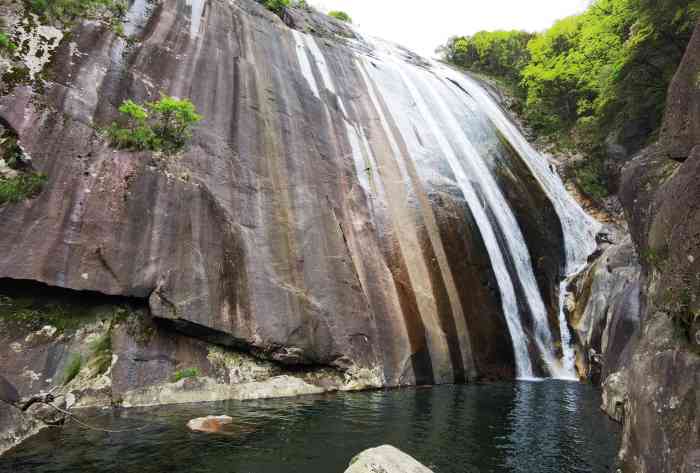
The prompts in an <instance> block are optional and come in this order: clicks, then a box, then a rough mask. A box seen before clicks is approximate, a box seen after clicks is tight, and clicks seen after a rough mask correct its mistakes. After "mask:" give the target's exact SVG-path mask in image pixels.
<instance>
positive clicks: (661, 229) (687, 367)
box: [585, 26, 700, 473]
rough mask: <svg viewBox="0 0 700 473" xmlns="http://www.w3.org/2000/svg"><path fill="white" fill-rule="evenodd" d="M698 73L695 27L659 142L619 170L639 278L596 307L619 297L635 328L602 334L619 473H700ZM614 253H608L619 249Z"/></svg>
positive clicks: (611, 318) (699, 40)
mask: <svg viewBox="0 0 700 473" xmlns="http://www.w3.org/2000/svg"><path fill="white" fill-rule="evenodd" d="M699 76H700V26H698V27H697V28H696V31H695V34H694V36H693V38H692V40H691V42H690V45H689V47H688V51H687V53H686V56H685V58H684V60H683V63H682V64H681V66H680V68H679V70H678V72H677V74H676V76H675V78H674V80H673V83H672V85H671V87H670V90H669V97H668V108H667V112H666V118H665V121H664V126H663V129H662V132H661V135H660V138H659V141H658V143H657V144H655V145H653V146H651V147H649V148H648V149H646V150H645V151H643V152H642V153H641V154H640V155H638V156H637V157H636V158H635V159H634V160H632V161H631V162H630V163H628V164H627V165H626V167H625V169H624V170H623V173H622V180H621V189H620V199H621V201H622V203H623V206H624V208H625V214H626V217H627V220H628V222H629V225H630V232H631V235H632V239H633V241H634V246H635V248H636V254H637V255H638V258H637V259H638V260H639V263H640V266H641V273H638V270H637V269H635V270H634V272H635V273H636V274H639V279H638V281H639V282H638V286H636V284H637V283H635V282H634V281H635V279H629V278H628V277H627V276H625V277H624V279H628V281H629V283H628V284H627V287H628V288H629V292H628V291H627V290H625V291H612V293H611V294H612V297H611V299H605V301H606V302H605V304H607V305H608V306H613V307H614V306H616V304H617V302H616V301H620V300H622V301H626V302H623V306H622V311H623V313H624V314H623V316H622V319H624V320H628V321H629V322H627V323H628V327H629V328H633V327H634V326H635V325H637V324H638V326H639V328H638V329H637V330H636V331H634V332H633V333H632V334H629V333H627V335H626V336H625V337H624V340H625V342H624V343H623V344H622V345H620V344H618V343H617V342H615V343H614V344H613V347H614V351H613V352H610V347H611V345H610V340H611V339H610V337H609V335H608V338H607V340H608V344H607V350H606V347H602V350H603V351H602V360H603V368H602V372H603V376H602V379H603V386H604V395H603V398H604V405H603V408H604V409H605V410H606V411H607V412H608V413H609V414H610V415H611V416H612V417H614V418H616V419H618V420H620V421H622V422H624V434H623V443H622V448H621V451H620V460H621V464H622V471H625V472H626V471H630V472H640V473H641V472H648V473H651V472H688V473H689V472H696V471H700V448H699V447H698V446H699V445H700V418H699V417H698V416H699V414H700V399H699V398H698V388H700V316H699V314H700V298H698V295H699V294H700V276H699V274H700V272H699V270H700V266H698V265H699V264H700V233H699V232H700V211H699V207H698V202H700V186H698V182H699V180H700V146H699V145H700V125H699V123H700V109H699V108H698V103H700V102H699V100H700V89H699V86H698V77H699ZM623 248H624V246H620V247H619V248H618V249H616V250H608V251H615V252H617V253H620V252H623V251H627V250H626V249H623ZM608 251H606V254H608ZM616 259H617V258H616ZM633 259H634V258H632V260H631V263H630V264H629V265H628V267H629V268H630V270H631V269H632V268H634V266H635V263H634V261H633ZM618 260H619V259H618ZM599 264H600V263H597V265H599ZM616 267H617V268H618V269H616ZM621 267H622V266H620V265H619V264H611V263H608V268H609V270H610V274H607V275H603V276H600V275H599V276H598V277H597V278H595V277H594V278H593V279H592V280H590V281H589V286H591V287H595V285H596V284H605V281H615V280H617V281H618V282H621V281H622V280H621V279H620V276H621V273H620V271H619V268H621ZM616 272H617V273H618V276H617V277H616V276H615V273H616ZM624 272H626V273H627V274H628V275H632V274H635V273H633V272H630V271H624ZM618 285H619V284H618ZM636 287H638V289H639V290H638V294H637V288H636ZM628 294H629V297H628ZM611 301H612V302H611ZM585 310H586V312H587V313H594V312H596V311H597V309H596V308H595V307H592V308H586V309H585ZM617 313H618V310H613V312H612V313H609V314H608V317H607V319H606V318H604V319H598V318H596V317H593V318H592V320H594V321H595V320H604V322H602V324H601V325H600V326H601V327H603V326H604V327H606V328H605V330H606V333H611V332H608V331H610V330H614V329H615V327H616V326H619V322H617V321H616V320H620V317H619V316H618V315H616V314H617ZM637 318H639V322H636V320H637ZM594 323H595V322H594ZM586 333H588V332H586ZM602 339H603V340H605V336H603V338H602ZM599 341H600V338H599ZM599 343H600V342H599ZM615 345H617V346H615ZM596 349H597V348H596ZM610 363H612V364H610Z"/></svg>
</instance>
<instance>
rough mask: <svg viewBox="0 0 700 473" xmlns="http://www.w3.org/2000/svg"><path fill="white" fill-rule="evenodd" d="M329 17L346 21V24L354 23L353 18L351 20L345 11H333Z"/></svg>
mask: <svg viewBox="0 0 700 473" xmlns="http://www.w3.org/2000/svg"><path fill="white" fill-rule="evenodd" d="M328 16H331V17H333V18H335V19H336V20H340V21H344V22H346V23H352V18H350V15H348V14H347V13H345V12H344V11H339V10H333V11H330V12H328Z"/></svg>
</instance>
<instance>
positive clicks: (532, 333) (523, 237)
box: [0, 0, 595, 402]
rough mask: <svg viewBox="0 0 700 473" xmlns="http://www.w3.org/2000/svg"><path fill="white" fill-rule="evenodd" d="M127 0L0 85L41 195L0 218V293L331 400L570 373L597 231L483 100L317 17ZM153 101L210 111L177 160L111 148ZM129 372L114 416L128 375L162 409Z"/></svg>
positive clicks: (439, 72) (470, 87)
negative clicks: (138, 107)
mask: <svg viewBox="0 0 700 473" xmlns="http://www.w3.org/2000/svg"><path fill="white" fill-rule="evenodd" d="M142 3H143V2H135V3H133V5H132V8H131V9H130V10H129V12H128V14H127V18H129V19H130V20H134V21H132V22H130V23H128V24H127V25H126V27H125V29H124V34H121V33H120V34H117V33H116V32H115V31H113V27H112V24H111V23H109V22H105V21H100V20H99V19H95V20H90V21H83V22H82V23H78V24H76V25H75V26H74V27H73V28H72V30H71V31H70V33H69V34H68V33H67V32H66V35H65V36H56V38H59V39H60V38H63V40H61V41H60V42H59V41H56V40H51V45H50V46H51V47H50V48H49V47H48V46H46V54H45V55H43V56H42V57H43V58H44V59H46V64H45V66H44V67H43V68H42V69H41V71H37V73H36V74H34V75H30V77H29V79H31V80H29V83H27V82H26V81H20V82H19V83H14V82H13V83H9V82H7V81H5V82H4V83H3V84H2V86H3V89H4V90H7V93H6V94H4V95H3V96H2V97H0V118H1V119H2V122H3V123H4V124H6V125H7V126H8V127H10V128H11V129H12V131H13V132H16V134H17V136H18V137H19V139H20V142H21V144H22V147H23V149H24V150H25V151H26V153H27V154H28V155H30V156H31V158H32V163H33V165H34V166H35V167H36V168H37V170H38V171H40V172H42V173H45V174H46V175H48V182H47V183H46V185H45V188H44V191H43V192H42V193H41V194H40V195H39V196H38V197H37V198H34V199H28V200H25V201H23V202H20V203H17V204H8V205H5V206H2V207H0V219H2V221H3V222H4V225H3V226H2V228H1V229H0V277H4V278H10V279H12V280H31V281H37V282H42V283H45V284H47V285H49V286H52V287H61V288H67V289H71V290H78V291H86V290H87V291H95V292H98V293H100V294H104V295H112V296H123V297H130V298H136V299H140V300H141V301H147V305H148V311H149V312H150V314H151V315H152V316H153V318H154V319H155V320H156V322H157V325H158V327H159V330H164V331H166V332H168V333H171V332H173V331H177V332H179V333H181V334H185V335H187V336H189V337H194V338H196V339H198V340H200V341H203V342H204V343H206V344H216V345H219V346H222V347H226V348H227V349H229V350H234V351H237V352H239V353H241V354H244V355H250V356H252V357H254V358H255V359H257V360H260V361H261V363H267V362H270V363H275V364H277V365H286V366H287V367H289V368H290V370H292V371H299V370H301V371H302V372H312V371H313V372H318V371H319V370H326V371H325V372H329V373H330V372H334V373H335V374H334V375H333V377H332V378H333V379H332V381H331V383H330V384H331V385H333V386H339V385H343V386H345V385H346V384H347V381H346V380H347V379H351V380H353V379H363V380H364V381H362V382H360V383H358V384H357V385H362V386H367V385H371V386H398V385H410V384H432V383H446V382H455V381H457V382H459V381H465V380H472V379H476V378H477V377H481V378H512V377H513V376H514V375H515V374H516V370H525V371H524V373H525V374H527V375H552V374H554V375H559V374H561V373H562V372H564V371H566V370H567V369H568V368H562V367H561V366H560V365H561V358H562V353H561V352H562V349H561V344H559V343H558V340H559V338H560V336H561V333H562V330H566V327H565V324H564V326H561V324H560V319H559V294H558V291H559V283H560V281H561V280H562V278H563V276H564V274H565V273H566V272H568V271H570V270H571V269H572V268H573V267H574V266H576V265H577V264H578V263H579V262H580V261H581V260H582V259H585V257H586V256H587V254H588V253H589V252H590V251H592V247H591V245H590V243H591V242H592V238H591V237H592V233H594V231H595V230H594V226H593V225H592V224H591V223H590V222H589V221H588V220H587V218H586V217H585V215H584V214H583V213H582V212H581V210H580V209H579V208H578V207H577V206H576V205H575V204H574V203H573V201H571V199H569V197H568V195H567V194H566V192H565V191H564V189H563V186H562V185H561V182H560V181H559V180H558V178H557V177H556V176H555V175H554V173H553V172H552V171H551V170H550V169H549V167H548V166H547V163H546V162H544V160H543V159H542V158H541V157H540V156H538V155H535V153H534V152H533V151H532V150H531V148H529V147H528V145H527V143H526V142H525V141H524V139H523V138H522V136H520V135H519V134H518V133H517V131H515V130H514V128H513V127H512V125H510V124H509V123H508V122H507V120H506V119H505V117H504V116H503V115H502V113H501V112H500V110H498V107H497V106H496V105H495V104H493V103H492V102H491V101H490V99H488V98H487V96H486V95H487V94H485V93H483V95H484V97H481V95H482V92H480V89H479V87H478V86H476V85H475V84H474V83H472V82H470V81H469V79H468V78H466V77H464V76H463V75H461V74H460V73H458V72H456V71H452V70H450V69H448V68H446V67H444V66H442V65H439V64H434V63H433V64H430V63H427V62H425V61H424V60H422V59H421V58H419V57H417V56H416V55H414V54H412V53H410V52H408V51H406V50H404V49H402V48H400V47H397V46H394V45H390V44H388V43H384V42H381V41H366V40H364V39H362V38H361V37H360V36H359V35H357V34H356V33H355V32H354V31H353V30H352V29H350V28H349V27H348V26H347V25H345V24H343V23H342V22H337V21H335V20H333V19H330V18H327V17H325V16H324V15H320V14H318V13H314V12H313V11H306V10H301V9H291V10H289V11H288V12H287V14H285V15H284V21H283V20H282V19H280V18H279V17H278V16H276V15H275V14H273V13H271V12H269V11H267V10H266V9H265V8H263V7H262V6H261V5H259V4H258V3H256V2H254V1H252V0H238V1H230V0H193V1H189V0H188V1H185V0H176V1H175V0H174V1H168V2H157V3H156V4H155V7H154V8H153V10H152V11H149V12H147V13H144V12H145V10H144V11H141V10H138V11H136V10H135V9H136V6H138V5H140V4H142ZM18 21H20V20H18ZM285 22H286V23H285ZM290 26H291V27H290ZM19 27H20V26H17V28H19ZM22 28H25V27H24V26H22ZM27 28H28V27H27ZM294 28H298V29H304V30H305V32H303V33H302V32H300V31H299V30H298V29H294ZM23 31H24V30H23ZM23 34H24V35H30V36H31V34H32V32H31V31H24V33H23ZM125 35H127V36H128V38H125V37H124V36H125ZM23 37H24V36H23ZM26 41H30V42H31V41H33V40H31V38H30V39H27V40H26ZM32 44H33V43H32ZM13 70H14V69H10V70H9V72H12V71H13ZM10 75H11V74H10ZM3 77H4V78H7V77H8V75H7V74H6V75H3ZM161 92H162V93H167V94H169V95H174V96H178V97H187V98H190V99H191V100H192V101H193V102H194V103H195V105H196V106H197V109H198V111H199V113H201V114H202V115H203V116H204V120H203V122H202V123H201V124H200V125H199V126H198V127H196V129H195V130H194V136H193V138H192V142H191V145H190V147H189V148H188V149H187V150H186V151H185V152H183V153H179V154H177V155H162V154H158V153H155V154H154V153H147V152H140V153H134V152H126V151H118V150H115V149H112V148H111V147H110V146H109V143H107V142H106V140H105V137H104V136H103V133H101V131H100V130H101V129H102V128H103V127H105V126H107V125H109V124H110V123H111V122H112V121H114V120H118V119H119V114H118V112H117V107H118V106H119V104H121V102H122V101H124V100H126V99H132V100H135V101H137V102H143V101H147V100H151V99H153V98H154V97H158V95H159V94H160V93H161ZM427 104H434V105H436V107H429V106H428V105H427ZM115 337H116V338H115V340H116V342H115V343H116V344H117V345H119V344H120V343H121V341H120V340H121V339H120V336H119V334H118V333H115ZM166 338H167V337H166ZM189 343H190V342H183V346H185V345H187V344H189ZM166 345H167V343H166V342H165V341H163V343H162V344H158V345H157V346H158V347H159V349H160V348H163V349H165V350H166V351H167V352H169V353H173V352H176V351H177V350H180V349H181V347H180V348H176V347H170V348H167V349H166V348H164V347H166ZM514 347H515V348H514ZM120 349H124V350H125V352H126V353H129V350H130V349H129V348H128V347H121V348H120ZM160 355H162V353H161V354H160ZM148 356H149V357H151V356H156V354H155V353H150V354H148ZM123 363H125V361H124V358H122V357H120V358H119V359H118V360H117V361H116V364H115V365H114V366H113V371H114V373H115V377H113V378H112V396H113V398H114V393H115V392H116V391H119V392H121V390H122V388H120V387H119V386H120V382H121V381H120V380H119V377H120V376H122V374H120V373H125V372H128V373H129V374H128V376H130V378H129V382H128V383H127V386H128V389H127V391H133V388H134V387H135V386H136V385H137V384H142V385H141V386H139V389H143V390H144V393H145V394H144V395H146V396H150V397H151V399H154V402H160V401H159V399H160V398H159V397H158V396H157V395H153V393H152V389H153V386H150V385H148V383H143V382H142V381H141V380H143V379H144V378H143V374H142V373H143V371H142V370H141V368H139V367H137V366H130V367H128V368H125V367H124V366H123ZM158 363H159V362H156V361H153V360H152V359H150V358H149V361H148V362H147V363H145V364H144V366H149V367H157V368H156V370H155V373H157V376H156V377H159V376H163V375H162V372H161V371H159V370H160V369H162V368H160V367H162V366H166V365H167V363H161V364H160V365H159V364H158ZM518 365H520V366H518ZM130 370H131V371H130ZM336 379H340V380H341V382H340V383H338V382H337V381H336ZM187 383H189V382H187ZM349 383H350V384H353V383H354V381H350V382H349ZM190 384H191V383H190ZM207 389H209V387H207ZM292 391H294V389H292ZM302 391H303V389H302ZM221 395H222V396H223V395H224V394H221ZM177 398H178V399H180V397H177ZM123 399H124V401H125V402H126V399H127V397H126V394H125V397H123ZM142 399H144V398H142Z"/></svg>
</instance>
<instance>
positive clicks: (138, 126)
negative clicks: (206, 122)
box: [107, 95, 202, 152]
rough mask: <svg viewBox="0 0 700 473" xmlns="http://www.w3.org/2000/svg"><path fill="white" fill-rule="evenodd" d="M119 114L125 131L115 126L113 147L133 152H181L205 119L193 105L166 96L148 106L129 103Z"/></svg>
mask: <svg viewBox="0 0 700 473" xmlns="http://www.w3.org/2000/svg"><path fill="white" fill-rule="evenodd" d="M119 112H120V113H121V114H122V115H123V116H124V119H125V121H126V127H124V126H121V125H119V124H117V123H113V124H112V125H111V126H110V127H108V129H107V134H108V136H109V139H110V141H111V143H112V145H113V146H115V147H117V148H120V149H129V150H133V151H144V150H149V151H165V152H176V151H179V150H180V149H182V148H183V147H184V146H185V145H186V144H187V142H188V140H189V139H190V138H191V137H192V132H191V128H192V126H193V125H194V124H195V123H197V122H199V121H200V120H201V119H202V116H201V115H199V114H197V112H196V109H195V106H194V104H192V102H190V101H189V100H187V99H184V100H180V99H177V98H175V97H170V96H167V95H162V96H161V98H160V100H157V101H155V102H147V103H146V104H145V105H140V104H137V103H136V102H134V101H132V100H126V101H125V102H124V103H122V105H121V106H120V107H119Z"/></svg>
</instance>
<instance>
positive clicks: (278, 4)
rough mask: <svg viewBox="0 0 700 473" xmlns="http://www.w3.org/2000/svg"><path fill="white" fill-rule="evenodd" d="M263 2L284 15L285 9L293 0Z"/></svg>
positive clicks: (267, 6) (264, 0)
mask: <svg viewBox="0 0 700 473" xmlns="http://www.w3.org/2000/svg"><path fill="white" fill-rule="evenodd" d="M262 4H263V5H264V6H265V8H267V9H268V10H270V11H271V12H274V13H276V14H277V15H282V13H284V9H285V8H287V7H289V5H290V4H291V0H262Z"/></svg>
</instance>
